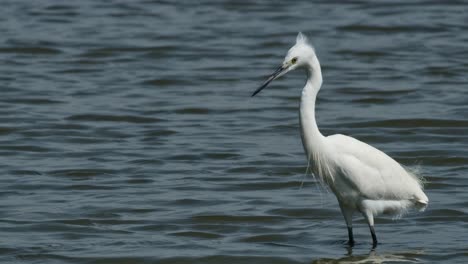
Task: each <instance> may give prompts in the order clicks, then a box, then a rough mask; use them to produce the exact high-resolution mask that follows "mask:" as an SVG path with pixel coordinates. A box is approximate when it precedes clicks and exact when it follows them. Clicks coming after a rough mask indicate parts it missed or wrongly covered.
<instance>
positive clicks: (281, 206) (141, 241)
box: [0, 0, 468, 263]
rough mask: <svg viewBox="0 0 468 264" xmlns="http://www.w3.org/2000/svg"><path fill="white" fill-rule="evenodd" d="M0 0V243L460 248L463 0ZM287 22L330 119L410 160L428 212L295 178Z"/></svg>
mask: <svg viewBox="0 0 468 264" xmlns="http://www.w3.org/2000/svg"><path fill="white" fill-rule="evenodd" d="M343 2H344V1H315V2H313V3H312V2H311V1H305V0H303V1H294V3H293V2H292V1H229V0H220V1H214V0H213V1H207V0H206V1H199V2H198V3H195V1H190V2H189V1H179V2H176V1H149V0H148V1H147V0H138V1H117V0H115V1H91V0H83V1H52V0H50V1H46V0H42V1H13V0H11V1H8V0H7V1H2V8H1V9H0V34H1V36H2V37H1V39H0V59H1V62H2V63H1V64H0V89H1V97H0V157H1V158H0V165H1V167H0V168H1V176H0V181H1V184H0V186H1V187H0V197H1V202H0V205H1V210H0V234H1V237H2V240H1V241H0V260H1V261H2V262H5V263H6V262H12V263H14V262H21V263H388V262H399V263H427V262H433V263H441V262H446V263H466V262H468V239H467V233H468V232H467V230H468V229H467V228H468V224H467V222H468V209H467V208H468V194H467V191H466V189H467V187H468V179H467V176H466V175H467V172H468V166H467V163H468V153H467V148H466V146H467V143H468V136H467V129H468V120H467V117H468V107H467V101H468V89H467V83H468V80H467V77H466V73H467V69H468V62H467V58H468V49H467V45H466V43H467V41H468V34H467V30H468V26H467V25H468V20H467V16H466V15H467V11H468V3H464V2H462V1H451V2H448V1H447V2H443V1H412V2H411V3H409V2H408V1H401V2H397V1H388V2H384V1H380V2H379V4H371V3H370V2H367V1H349V2H345V3H343ZM298 31H303V32H304V33H306V34H307V35H308V36H309V37H310V39H311V40H312V42H313V43H314V45H315V47H316V49H317V52H318V56H319V59H320V61H321V63H322V69H323V74H324V86H323V88H322V90H321V92H320V94H319V97H320V98H319V101H318V110H317V118H318V122H319V126H320V127H321V130H322V132H323V133H324V134H327V135H328V134H334V133H343V134H348V135H351V136H353V137H356V138H358V139H360V140H363V141H365V142H368V143H370V144H372V145H374V146H376V147H378V148H380V149H382V150H384V151H385V152H387V153H389V154H390V155H391V156H392V157H394V158H395V159H397V160H398V161H400V162H401V163H403V164H404V165H406V166H410V167H415V166H416V167H419V168H420V173H421V174H422V175H423V176H424V177H425V179H426V181H427V184H426V193H427V194H428V196H429V199H430V201H431V203H430V206H429V208H428V209H427V211H426V212H424V213H420V214H411V215H409V216H407V217H405V218H403V219H401V220H398V221H393V220H391V219H389V218H385V217H382V218H378V219H377V220H376V221H377V224H376V229H377V234H378V236H379V238H380V241H381V242H382V244H381V245H380V246H379V247H378V248H377V250H376V251H375V252H369V251H370V247H371V243H370V242H371V241H370V235H369V232H368V229H367V226H366V224H365V222H364V220H363V219H362V218H359V217H356V219H355V221H356V229H355V236H356V239H357V241H358V244H357V245H356V246H355V247H354V249H353V250H352V251H351V250H349V249H347V247H346V246H345V245H344V244H343V243H344V242H345V239H346V238H347V236H346V227H345V224H344V221H343V218H342V216H341V214H340V212H339V209H338V206H337V202H336V200H335V197H334V195H333V194H331V193H329V192H327V191H326V190H323V189H321V188H319V187H318V184H316V182H315V181H314V179H313V178H312V177H310V176H308V177H306V178H305V181H304V185H303V187H302V188H301V182H302V181H303V180H304V173H305V171H306V165H307V164H306V161H305V157H304V153H303V149H302V145H301V142H300V137H299V130H298V118H297V115H298V113H297V107H298V102H299V96H300V90H301V88H302V86H303V83H304V78H305V77H304V76H303V73H302V72H298V73H292V74H290V75H288V76H287V77H285V78H283V79H281V80H279V81H277V82H276V83H275V84H273V85H272V86H271V87H269V88H268V89H267V90H265V91H264V92H262V94H260V95H259V97H255V98H250V94H251V93H252V92H253V91H254V90H255V88H257V86H258V85H259V84H260V83H261V82H262V81H263V80H264V78H265V76H266V75H267V74H269V73H270V72H271V70H273V69H274V68H275V67H276V66H277V65H278V64H279V63H280V62H281V61H282V59H283V56H284V55H285V53H286V51H287V49H289V47H290V46H291V45H292V44H293V43H294V39H295V35H296V34H297V32H298Z"/></svg>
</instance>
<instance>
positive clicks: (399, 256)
mask: <svg viewBox="0 0 468 264" xmlns="http://www.w3.org/2000/svg"><path fill="white" fill-rule="evenodd" d="M347 250H348V252H347V255H346V256H345V257H342V258H338V259H331V258H323V259H317V260H314V261H312V263H314V264H322V263H341V264H346V263H392V262H398V263H418V262H420V261H419V260H418V258H417V256H418V255H422V254H423V253H424V251H423V250H418V251H408V252H398V253H380V254H379V253H378V252H377V250H371V251H370V252H369V254H363V255H353V249H352V248H351V247H348V248H347Z"/></svg>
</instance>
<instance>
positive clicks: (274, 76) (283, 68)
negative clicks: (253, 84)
mask: <svg viewBox="0 0 468 264" xmlns="http://www.w3.org/2000/svg"><path fill="white" fill-rule="evenodd" d="M286 69H287V67H283V66H281V67H279V68H278V69H276V71H275V72H274V73H273V74H272V75H270V77H268V79H267V80H266V81H265V82H264V83H263V84H262V86H260V87H258V89H257V90H255V92H254V93H253V94H252V97H253V96H255V95H256V94H258V93H259V92H260V91H261V90H263V88H265V87H267V86H268V84H270V83H271V82H272V81H273V80H274V79H276V77H278V75H280V74H281V73H283V71H284V70H286Z"/></svg>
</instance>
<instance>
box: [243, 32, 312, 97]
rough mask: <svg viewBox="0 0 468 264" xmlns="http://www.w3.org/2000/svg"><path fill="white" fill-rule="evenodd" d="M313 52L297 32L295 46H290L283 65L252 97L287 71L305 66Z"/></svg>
mask: <svg viewBox="0 0 468 264" xmlns="http://www.w3.org/2000/svg"><path fill="white" fill-rule="evenodd" d="M315 57H316V56H315V50H314V48H313V47H312V45H310V44H309V43H308V41H307V37H306V36H305V35H304V34H302V33H301V32H299V34H297V37H296V44H295V45H294V46H292V47H291V48H290V49H289V51H288V54H286V57H285V58H284V61H283V64H282V65H281V66H280V67H279V68H278V69H277V70H276V71H275V72H274V73H273V74H272V75H270V77H268V79H267V80H266V81H265V82H264V83H263V84H262V86H260V87H259V88H258V89H257V90H255V92H254V93H253V94H252V96H255V95H256V94H257V93H259V92H260V91H261V90H262V89H263V88H265V87H267V85H268V84H269V83H270V82H272V81H273V80H275V79H278V78H279V77H281V76H283V75H284V74H286V73H287V72H289V71H292V70H295V69H297V68H299V67H303V66H305V65H306V64H307V63H309V62H310V61H312V60H313V59H314V58H315Z"/></svg>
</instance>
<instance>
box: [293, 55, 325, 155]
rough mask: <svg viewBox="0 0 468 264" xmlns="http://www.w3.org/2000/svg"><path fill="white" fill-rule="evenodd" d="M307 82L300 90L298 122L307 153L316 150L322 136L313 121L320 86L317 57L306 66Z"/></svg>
mask: <svg viewBox="0 0 468 264" xmlns="http://www.w3.org/2000/svg"><path fill="white" fill-rule="evenodd" d="M306 70H307V83H306V85H305V87H304V89H303V90H302V96H301V107H300V113H299V115H300V122H301V133H302V141H303V144H304V147H305V149H306V151H307V152H308V154H309V155H310V154H312V153H311V152H312V151H318V150H319V149H320V147H321V145H322V144H321V143H322V142H323V139H324V136H323V135H322V134H321V133H320V131H319V129H318V126H317V122H316V121H315V101H316V98H317V93H318V92H319V90H320V87H321V86H322V71H321V69H320V64H319V61H318V59H317V58H316V57H315V58H313V60H311V61H310V63H309V64H308V65H307V67H306Z"/></svg>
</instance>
